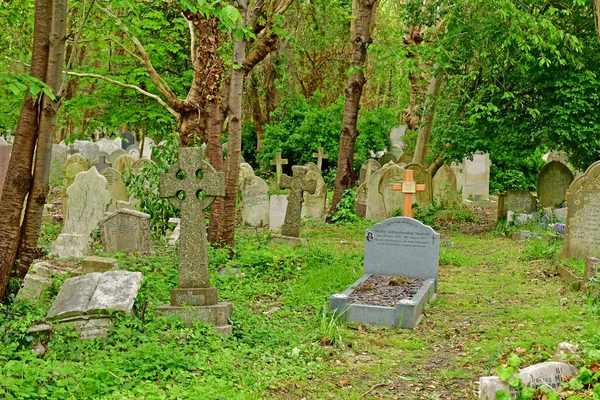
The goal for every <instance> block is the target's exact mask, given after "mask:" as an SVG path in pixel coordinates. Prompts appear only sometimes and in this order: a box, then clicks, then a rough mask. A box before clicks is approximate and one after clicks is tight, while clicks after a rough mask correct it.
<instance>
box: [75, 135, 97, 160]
mask: <svg viewBox="0 0 600 400" xmlns="http://www.w3.org/2000/svg"><path fill="white" fill-rule="evenodd" d="M73 145H74V146H75V148H76V149H77V150H78V151H79V154H81V155H82V156H83V158H85V159H86V160H87V161H88V162H92V160H94V159H96V158H97V157H98V153H100V147H99V146H98V145H97V144H96V143H94V142H90V141H87V140H76V141H75V143H74V144H73Z"/></svg>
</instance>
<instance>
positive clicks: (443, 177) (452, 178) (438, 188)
mask: <svg viewBox="0 0 600 400" xmlns="http://www.w3.org/2000/svg"><path fill="white" fill-rule="evenodd" d="M431 186H432V195H433V196H434V197H436V196H439V197H441V198H442V199H444V200H451V198H452V197H453V196H454V194H455V193H456V187H457V186H456V175H455V174H454V171H453V170H452V168H450V167H449V166H447V165H445V164H444V165H442V166H441V167H440V169H438V171H437V172H436V174H435V176H434V177H433V179H432V180H431Z"/></svg>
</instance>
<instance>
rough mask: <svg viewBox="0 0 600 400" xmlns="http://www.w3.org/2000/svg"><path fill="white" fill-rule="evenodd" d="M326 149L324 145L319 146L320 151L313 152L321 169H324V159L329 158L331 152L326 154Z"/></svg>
mask: <svg viewBox="0 0 600 400" xmlns="http://www.w3.org/2000/svg"><path fill="white" fill-rule="evenodd" d="M324 151H325V150H324V149H323V148H322V147H319V152H318V153H312V156H313V158H316V159H317V167H319V169H323V168H321V167H322V166H323V159H326V160H327V159H328V158H329V154H325V153H324Z"/></svg>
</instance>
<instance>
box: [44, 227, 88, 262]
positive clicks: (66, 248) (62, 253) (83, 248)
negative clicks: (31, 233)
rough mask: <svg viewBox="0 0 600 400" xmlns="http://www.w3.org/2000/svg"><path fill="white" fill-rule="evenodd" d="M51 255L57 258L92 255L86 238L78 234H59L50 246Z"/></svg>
mask: <svg viewBox="0 0 600 400" xmlns="http://www.w3.org/2000/svg"><path fill="white" fill-rule="evenodd" d="M52 253H53V254H56V255H57V256H58V258H61V259H66V258H81V257H83V256H85V255H87V254H91V253H92V248H91V247H90V245H89V243H88V238H87V237H86V236H85V235H83V234H79V233H61V234H60V235H58V237H57V238H56V241H55V242H54V244H53V245H52Z"/></svg>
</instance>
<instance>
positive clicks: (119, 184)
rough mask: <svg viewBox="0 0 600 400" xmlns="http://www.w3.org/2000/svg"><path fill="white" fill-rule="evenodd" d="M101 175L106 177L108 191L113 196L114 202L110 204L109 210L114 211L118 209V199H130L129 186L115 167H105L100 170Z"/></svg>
mask: <svg viewBox="0 0 600 400" xmlns="http://www.w3.org/2000/svg"><path fill="white" fill-rule="evenodd" d="M100 175H102V176H103V177H105V178H106V181H107V182H108V191H109V193H110V196H111V198H112V202H111V203H110V204H109V206H108V209H107V211H109V212H113V211H115V210H116V209H117V202H118V201H128V200H129V196H128V195H127V187H126V186H125V183H124V182H123V177H122V176H121V174H120V173H119V171H117V170H116V169H114V168H110V167H108V168H104V169H103V170H102V171H100Z"/></svg>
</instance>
